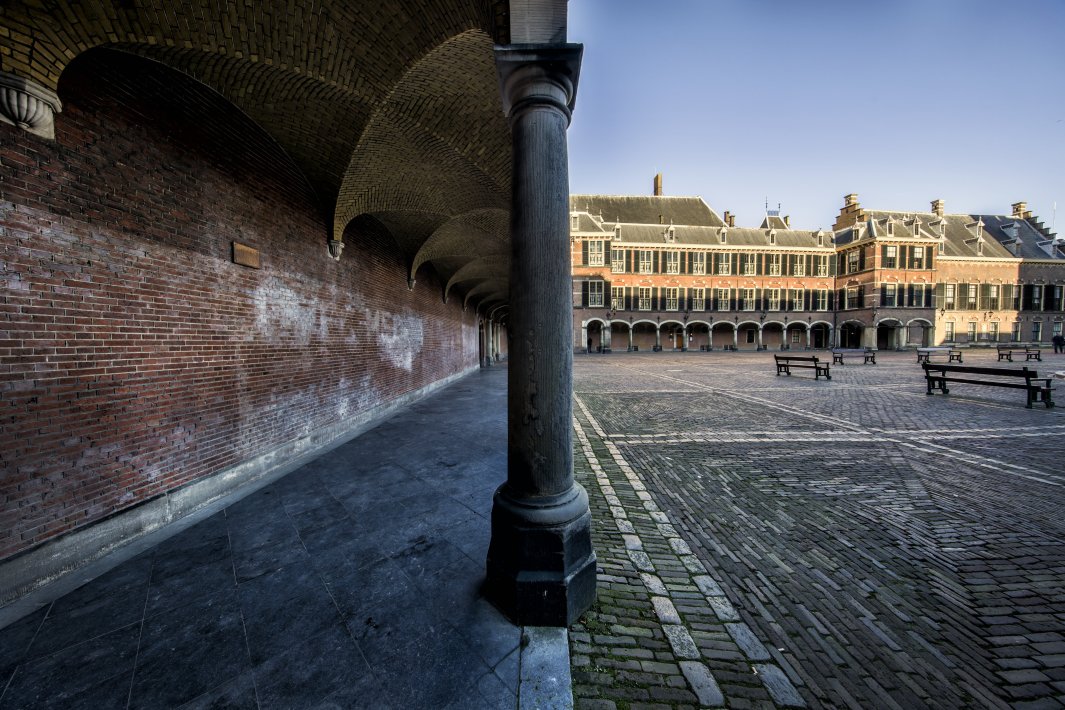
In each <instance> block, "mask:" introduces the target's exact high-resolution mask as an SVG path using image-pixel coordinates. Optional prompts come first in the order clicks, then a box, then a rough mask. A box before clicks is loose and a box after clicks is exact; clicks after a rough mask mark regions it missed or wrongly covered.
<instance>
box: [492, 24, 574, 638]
mask: <svg viewBox="0 0 1065 710" xmlns="http://www.w3.org/2000/svg"><path fill="white" fill-rule="evenodd" d="M581 49H582V48H581V47H580V45H551V46H540V45H522V46H515V47H499V48H497V49H496V62H497V65H498V67H499V72H500V79H501V83H502V93H503V103H504V110H505V111H506V113H507V115H508V117H509V118H510V124H511V131H512V136H513V172H512V180H511V190H512V201H511V272H510V316H509V319H508V323H509V325H508V327H509V332H510V335H511V337H510V360H509V365H508V367H509V370H508V386H509V392H508V412H507V416H508V449H507V482H506V483H505V484H503V485H502V486H501V487H500V488H499V490H498V491H497V492H496V496H495V500H494V505H493V510H492V542H491V546H490V548H489V552H488V584H489V594H490V596H491V598H492V599H493V601H494V602H495V603H496V604H497V606H499V607H500V608H501V609H502V610H503V611H504V613H506V614H507V615H508V616H510V617H511V618H512V619H514V620H515V621H516V622H518V623H521V624H529V625H549V626H565V625H569V624H570V623H572V622H573V621H575V620H576V618H577V617H578V616H580V614H581V613H583V612H584V610H586V609H587V608H588V607H589V606H590V605H591V603H592V601H593V600H594V597H595V555H594V553H593V552H592V548H591V516H590V514H589V511H588V496H587V494H586V493H585V491H584V489H583V488H581V486H579V485H577V484H576V483H574V480H573V391H572V390H573V343H572V335H571V333H570V328H571V320H572V317H573V315H572V310H573V304H572V300H571V298H572V296H571V285H570V279H571V276H570V252H569V175H568V163H567V151H566V129H567V128H568V127H569V120H570V110H571V107H572V105H573V99H574V96H575V89H576V80H577V74H578V71H579V66H580V56H581Z"/></svg>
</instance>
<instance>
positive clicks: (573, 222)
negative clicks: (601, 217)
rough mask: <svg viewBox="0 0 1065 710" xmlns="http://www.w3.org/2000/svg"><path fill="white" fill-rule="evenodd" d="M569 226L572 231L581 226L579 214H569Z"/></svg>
mask: <svg viewBox="0 0 1065 710" xmlns="http://www.w3.org/2000/svg"><path fill="white" fill-rule="evenodd" d="M569 228H570V229H571V230H573V231H576V230H578V229H580V228H581V216H580V215H577V214H575V215H570V218H569Z"/></svg>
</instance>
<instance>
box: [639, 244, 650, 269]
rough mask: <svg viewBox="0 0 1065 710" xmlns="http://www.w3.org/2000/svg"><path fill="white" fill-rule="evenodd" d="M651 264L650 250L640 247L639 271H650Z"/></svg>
mask: <svg viewBox="0 0 1065 710" xmlns="http://www.w3.org/2000/svg"><path fill="white" fill-rule="evenodd" d="M651 264H652V261H651V250H650V249H641V250H640V273H641V274H649V273H651Z"/></svg>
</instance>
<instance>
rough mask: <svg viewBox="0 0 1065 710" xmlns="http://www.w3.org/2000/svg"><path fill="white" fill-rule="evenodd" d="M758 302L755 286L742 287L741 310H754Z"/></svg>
mask: <svg viewBox="0 0 1065 710" xmlns="http://www.w3.org/2000/svg"><path fill="white" fill-rule="evenodd" d="M756 306H757V304H756V303H755V298H754V289H753V288H743V289H740V310H741V311H753V310H754V309H755V307H756Z"/></svg>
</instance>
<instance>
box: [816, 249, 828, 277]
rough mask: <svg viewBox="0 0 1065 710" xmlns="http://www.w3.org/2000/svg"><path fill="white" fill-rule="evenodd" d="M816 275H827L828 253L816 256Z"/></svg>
mask: <svg viewBox="0 0 1065 710" xmlns="http://www.w3.org/2000/svg"><path fill="white" fill-rule="evenodd" d="M817 275H818V276H828V255H827V254H826V255H825V256H819V257H817Z"/></svg>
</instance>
